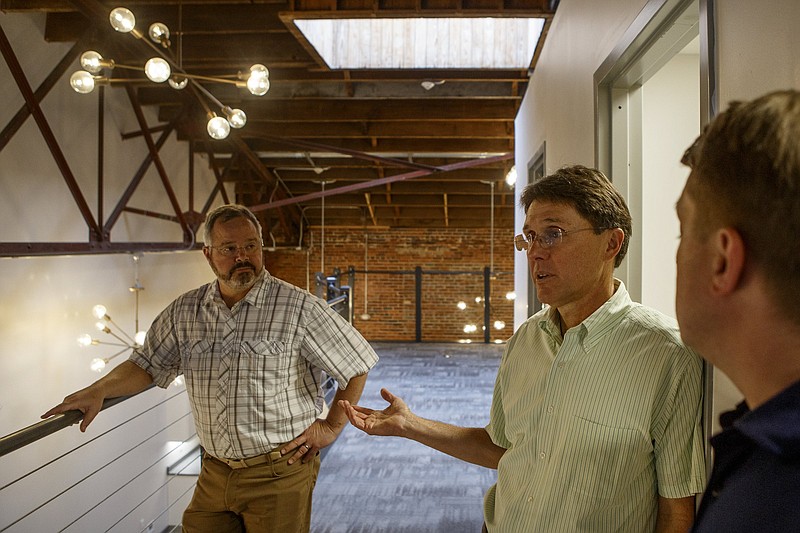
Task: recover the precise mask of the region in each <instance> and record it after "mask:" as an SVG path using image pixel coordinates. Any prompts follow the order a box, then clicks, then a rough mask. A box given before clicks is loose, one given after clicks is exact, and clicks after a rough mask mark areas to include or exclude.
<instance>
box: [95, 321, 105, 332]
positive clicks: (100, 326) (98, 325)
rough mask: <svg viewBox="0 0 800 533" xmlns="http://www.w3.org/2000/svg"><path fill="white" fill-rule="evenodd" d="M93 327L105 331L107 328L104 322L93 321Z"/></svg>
mask: <svg viewBox="0 0 800 533" xmlns="http://www.w3.org/2000/svg"><path fill="white" fill-rule="evenodd" d="M94 327H95V328H97V331H105V330H107V329H108V326H106V323H105V322H95V323H94Z"/></svg>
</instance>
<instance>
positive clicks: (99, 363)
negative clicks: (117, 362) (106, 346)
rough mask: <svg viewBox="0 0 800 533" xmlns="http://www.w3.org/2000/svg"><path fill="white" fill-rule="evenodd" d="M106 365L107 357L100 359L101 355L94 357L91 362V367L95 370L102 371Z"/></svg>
mask: <svg viewBox="0 0 800 533" xmlns="http://www.w3.org/2000/svg"><path fill="white" fill-rule="evenodd" d="M105 367H106V361H105V359H100V358H99V357H95V358H94V359H92V362H91V363H90V364H89V368H91V369H92V371H93V372H102V371H103V369H104V368H105Z"/></svg>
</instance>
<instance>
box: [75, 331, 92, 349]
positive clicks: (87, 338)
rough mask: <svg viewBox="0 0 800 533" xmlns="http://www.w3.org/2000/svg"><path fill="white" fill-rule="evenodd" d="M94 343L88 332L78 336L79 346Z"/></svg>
mask: <svg viewBox="0 0 800 533" xmlns="http://www.w3.org/2000/svg"><path fill="white" fill-rule="evenodd" d="M93 343H94V341H93V340H92V336H91V335H89V334H88V333H84V334H83V335H81V336H80V337H78V345H79V346H91V345H92V344H93Z"/></svg>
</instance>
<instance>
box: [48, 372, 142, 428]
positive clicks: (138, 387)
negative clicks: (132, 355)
mask: <svg viewBox="0 0 800 533" xmlns="http://www.w3.org/2000/svg"><path fill="white" fill-rule="evenodd" d="M152 382H153V378H152V376H150V374H148V373H147V372H146V371H145V370H144V369H142V368H141V367H139V366H138V365H136V364H135V363H132V362H131V361H124V362H123V363H120V364H119V365H118V366H116V367H114V369H113V370H112V371H111V372H109V373H108V375H106V376H104V377H102V378H100V379H98V380H97V381H95V382H94V383H92V384H91V385H89V386H88V387H86V388H85V389H81V390H79V391H77V392H74V393H72V394H70V395H69V396H67V397H66V398H64V401H63V402H61V403H60V404H58V405H56V406H55V407H53V408H52V409H50V410H49V411H47V412H46V413H45V414H43V415H42V418H48V417H51V416H53V415H57V414H60V413H64V412H66V411H73V410H78V411H80V412H82V413H83V420H82V421H81V426H80V427H81V431H86V428H87V427H88V426H89V424H91V423H92V420H94V417H96V416H97V413H99V412H100V409H102V407H103V400H105V399H106V398H118V397H120V396H128V395H131V394H136V393H139V392H141V391H143V390H144V389H146V388H147V387H148V386H149V385H150V384H151V383H152Z"/></svg>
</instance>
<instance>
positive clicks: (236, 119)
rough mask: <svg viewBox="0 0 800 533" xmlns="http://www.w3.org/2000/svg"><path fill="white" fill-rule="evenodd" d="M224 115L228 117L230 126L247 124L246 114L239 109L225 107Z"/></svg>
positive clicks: (240, 126) (235, 126) (241, 126)
mask: <svg viewBox="0 0 800 533" xmlns="http://www.w3.org/2000/svg"><path fill="white" fill-rule="evenodd" d="M223 111H224V112H225V116H226V117H228V122H229V123H230V125H231V127H232V128H237V129H238V128H243V127H244V125H245V124H247V115H245V113H244V111H242V110H241V109H231V108H230V107H225V108H224V109H223Z"/></svg>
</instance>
